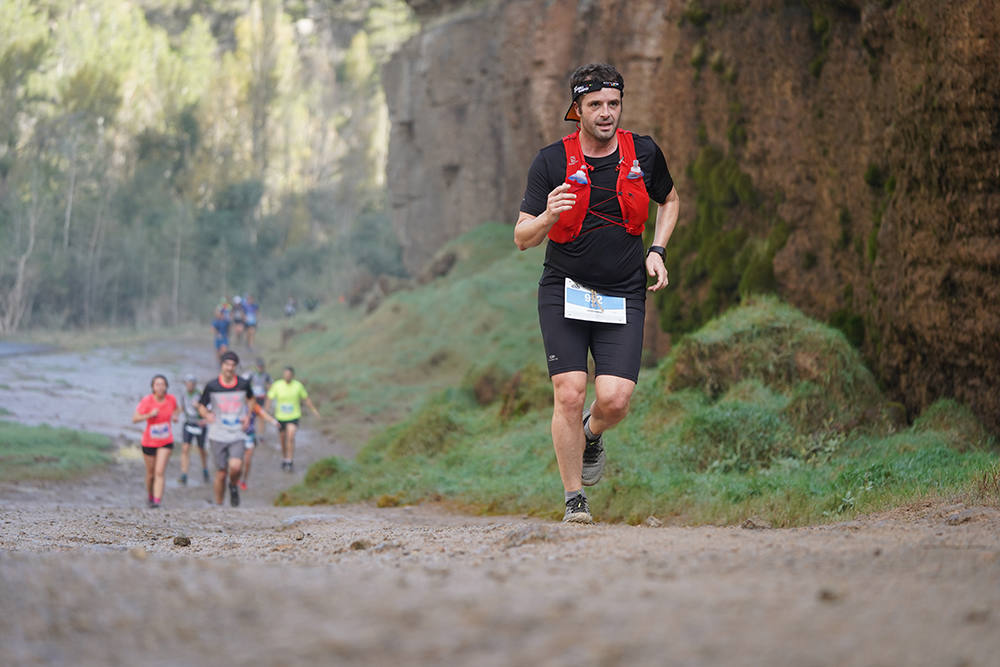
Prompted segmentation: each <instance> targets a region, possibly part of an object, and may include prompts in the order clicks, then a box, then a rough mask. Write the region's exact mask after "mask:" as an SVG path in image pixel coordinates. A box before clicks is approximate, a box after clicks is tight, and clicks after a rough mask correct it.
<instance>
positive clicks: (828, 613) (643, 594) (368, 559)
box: [0, 361, 1000, 666]
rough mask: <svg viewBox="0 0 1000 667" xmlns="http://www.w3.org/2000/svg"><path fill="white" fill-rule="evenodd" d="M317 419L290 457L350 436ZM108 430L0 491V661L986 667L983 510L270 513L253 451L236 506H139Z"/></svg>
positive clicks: (130, 464) (990, 566) (990, 628)
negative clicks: (738, 514) (326, 433)
mask: <svg viewBox="0 0 1000 667" xmlns="http://www.w3.org/2000/svg"><path fill="white" fill-rule="evenodd" d="M4 363H6V362H4V361H0V372H2V371H3V370H4V368H3V364H4ZM128 363H129V364H132V365H141V364H137V362H134V361H129V362H128ZM145 381H146V382H148V378H147V379H146V380H145ZM70 390H73V389H72V388H70V389H67V391H70ZM140 391H141V387H140ZM131 400H132V398H131V397H129V398H128V401H131ZM0 405H3V402H2V401H0ZM130 410H131V406H129V407H128V408H127V411H130ZM129 414H130V412H129ZM126 418H127V417H126ZM102 419H104V420H105V421H107V422H108V423H111V422H113V421H114V420H113V419H109V418H107V417H103V418H102ZM119 421H121V420H119ZM315 426H316V427H315V428H312V429H311V430H312V431H313V436H312V437H313V439H312V440H311V441H310V444H308V445H306V446H304V447H303V448H302V451H303V455H304V456H305V457H307V458H309V459H313V458H318V457H319V456H322V455H325V454H327V453H333V452H337V451H343V450H345V447H344V446H343V445H340V444H338V443H336V442H335V441H332V440H328V439H325V438H323V437H320V436H319V431H320V428H319V426H318V425H315ZM309 430H310V428H309V426H308V424H307V425H306V428H304V430H303V434H305V433H306V432H308V431H309ZM119 435H121V434H119ZM122 438H123V441H122V444H123V446H122V448H121V450H120V451H121V455H120V456H119V458H118V461H117V463H116V464H115V465H114V466H112V467H111V468H110V469H109V470H107V471H105V472H102V473H100V474H98V475H95V476H92V477H90V478H87V479H84V480H80V481H77V482H74V483H72V484H55V483H37V482H35V483H28V482H24V483H17V484H8V485H3V486H0V663H2V664H4V665H35V664H52V665H63V664H65V665H118V664H121V665H136V664H142V665H217V664H233V665H236V664H239V665H245V664H250V665H273V664H293V665H298V664H345V665H354V664H358V665H361V664H363V665H391V664H405V665H441V664H448V665H451V664H461V665H522V664H531V665H573V666H580V665H663V664H679V665H706V664H712V665H716V664H725V665H760V664H787V665H903V664H906V665H946V666H957V665H983V666H989V665H996V664H998V662H997V656H998V655H1000V510H997V509H996V508H980V507H965V506H964V505H959V504H954V505H946V504H941V503H922V504H921V503H918V504H915V505H913V506H911V507H908V508H904V509H898V510H894V511H892V512H889V513H886V514H883V515H878V516H871V517H865V518H863V519H861V520H858V521H851V522H848V523H842V524H837V525H830V526H820V527H813V528H802V529H791V530H784V529H782V530H772V529H768V528H766V527H758V528H757V529H754V528H753V525H754V524H753V523H752V522H751V523H749V524H748V527H747V528H742V527H699V528H684V527H652V526H635V527H634V526H622V525H601V524H599V525H596V526H571V525H561V524H558V523H553V522H548V521H540V520H536V519H529V518H525V517H512V516H504V517H470V516H465V515H461V514H457V513H454V512H452V511H449V509H448V508H446V507H444V506H438V505H424V506H418V507H403V508H385V509H379V508H375V507H372V506H364V505H353V506H327V507H291V508H277V507H273V506H272V505H271V499H272V498H273V497H274V495H275V494H276V493H277V492H278V491H279V490H280V489H281V488H283V487H284V486H285V485H287V484H288V483H290V482H291V481H292V480H293V479H294V478H295V477H297V475H296V476H288V475H286V474H284V473H281V471H280V470H278V457H277V452H276V450H275V449H274V448H273V446H272V447H267V446H265V447H264V448H263V449H262V450H261V451H260V453H259V454H258V457H257V459H256V460H255V463H256V468H255V472H254V477H253V479H252V480H251V489H250V491H249V492H248V493H246V494H245V502H244V503H243V504H241V506H240V507H238V508H230V507H214V506H210V505H209V504H208V503H207V502H206V498H207V495H208V490H207V488H205V487H202V486H200V485H192V486H188V487H179V486H177V485H176V483H172V484H171V486H170V487H169V488H168V490H167V493H166V495H165V503H166V507H165V509H162V510H149V509H146V508H145V507H144V506H143V503H142V500H143V498H142V481H141V472H140V470H141V462H140V461H139V459H138V457H137V455H135V454H134V453H132V452H131V450H133V449H134V447H133V446H132V445H131V444H129V443H128V436H127V434H125V435H122ZM272 439H273V433H272ZM176 460H177V457H176V456H175V457H174V460H173V461H172V462H171V473H170V475H169V478H170V479H173V478H174V477H175V476H176V470H177V468H176V465H177V461H176ZM305 462H306V461H305V460H303V463H305ZM300 468H301V469H302V470H300V471H299V473H298V475H301V474H302V471H303V470H304V465H303V466H300Z"/></svg>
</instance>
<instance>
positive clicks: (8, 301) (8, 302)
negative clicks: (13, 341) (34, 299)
mask: <svg viewBox="0 0 1000 667" xmlns="http://www.w3.org/2000/svg"><path fill="white" fill-rule="evenodd" d="M35 171H36V175H37V167H36V168H35ZM32 185H33V186H34V185H35V183H33V184H32ZM32 190H33V191H34V192H33V193H32V194H33V196H32V198H31V204H30V205H29V208H28V240H27V247H25V249H24V252H22V253H21V254H20V255H19V256H18V258H17V269H16V271H15V273H14V285H13V286H12V287H11V289H10V292H8V293H7V296H6V297H5V298H4V299H3V306H4V311H3V313H2V316H0V333H11V332H14V331H17V329H18V327H19V326H20V325H21V318H22V317H23V316H24V313H25V312H26V311H27V309H28V298H27V288H26V284H27V273H28V260H29V259H31V254H32V253H33V252H34V250H35V236H36V234H37V230H38V219H39V218H40V217H41V210H40V208H41V203H40V201H39V200H40V197H39V196H38V191H37V188H35V187H32Z"/></svg>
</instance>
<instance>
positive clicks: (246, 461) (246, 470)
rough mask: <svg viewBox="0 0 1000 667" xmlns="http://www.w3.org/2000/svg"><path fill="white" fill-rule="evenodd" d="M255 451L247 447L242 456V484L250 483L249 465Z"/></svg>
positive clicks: (253, 448)
mask: <svg viewBox="0 0 1000 667" xmlns="http://www.w3.org/2000/svg"><path fill="white" fill-rule="evenodd" d="M255 449H257V447H256V446H254V447H247V450H246V452H245V453H244V454H243V483H244V484H246V483H247V482H249V481H250V463H251V462H252V461H253V450H255Z"/></svg>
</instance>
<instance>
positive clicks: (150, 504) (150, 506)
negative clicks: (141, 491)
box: [146, 498, 156, 509]
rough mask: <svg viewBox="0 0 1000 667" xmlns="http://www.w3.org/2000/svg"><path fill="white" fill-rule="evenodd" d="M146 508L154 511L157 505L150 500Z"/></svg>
mask: <svg viewBox="0 0 1000 667" xmlns="http://www.w3.org/2000/svg"><path fill="white" fill-rule="evenodd" d="M146 507H149V508H150V509H152V508H153V507H156V503H155V502H154V501H153V499H152V498H150V499H149V500H147V501H146Z"/></svg>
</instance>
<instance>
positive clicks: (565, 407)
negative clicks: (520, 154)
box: [514, 64, 679, 523]
mask: <svg viewBox="0 0 1000 667" xmlns="http://www.w3.org/2000/svg"><path fill="white" fill-rule="evenodd" d="M624 86H625V84H624V80H623V78H622V76H621V74H620V73H619V72H618V70H616V69H615V68H614V67H612V66H611V65H604V64H597V65H585V66H583V67H580V68H578V69H577V70H576V71H575V72H574V73H573V76H572V78H571V80H570V94H571V96H572V102H571V104H570V110H569V111H568V112H567V114H566V119H567V120H575V121H578V126H579V131H578V132H575V133H572V134H570V135H567V136H566V137H565V138H564V139H563V140H562V141H559V142H556V143H553V144H551V145H549V146H547V147H545V148H543V149H542V150H541V151H540V152H539V154H538V156H537V157H536V158H535V160H534V162H533V163H532V165H531V169H530V170H529V173H528V183H527V187H526V189H525V194H524V199H523V201H522V202H521V211H520V215H519V216H518V219H517V223H516V224H515V226H514V242H515V244H516V245H517V247H518V248H520V249H521V250H525V249H527V248H531V247H534V246H537V245H539V244H541V243H542V242H543V241H545V240H546V238H548V239H549V243H548V245H547V247H546V251H545V266H544V269H543V271H542V276H541V279H540V280H539V286H538V317H539V323H540V325H541V330H542V341H543V344H544V346H545V355H546V361H547V363H548V368H549V375H550V376H551V378H552V386H553V392H554V396H555V400H554V410H553V416H552V443H553V446H554V448H555V452H556V461H557V463H558V465H559V474H560V477H561V478H562V483H563V488H564V491H565V500H566V513H565V514H564V516H563V520H564V521H573V522H581V523H591V522H592V521H593V518H592V516H591V514H590V507H589V504H588V502H587V497H586V494H584V492H583V487H584V486H590V485H593V484H596V483H597V482H598V480H600V478H601V475H602V474H603V471H604V462H605V453H604V438H603V435H604V432H605V431H607V430H608V429H610V428H611V427H613V426H615V425H616V424H618V423H619V422H621V420H622V419H624V418H625V415H626V414H627V413H628V409H629V403H630V402H631V399H632V392H633V391H634V390H635V383H636V382H637V381H638V377H639V365H640V360H641V356H642V333H643V324H644V319H645V292H646V289H644V288H645V283H646V276H647V275H648V276H650V277H651V278H653V279H654V282H653V283H652V284H651V285H650V286H649V287H648V289H649V290H654V291H655V290H659V289H662V288H664V287H666V286H667V269H666V267H665V265H664V255H665V246H666V244H667V241H668V240H669V239H670V235H671V233H672V232H673V229H674V226H675V225H676V223H677V214H678V211H679V199H678V197H677V192H676V190H675V188H674V184H673V179H672V178H671V177H670V172H669V170H668V169H667V164H666V160H665V159H664V158H663V153H662V152H661V151H660V149H659V147H657V145H656V143H655V142H654V141H653V140H652V139H651V138H649V137H646V136H640V135H635V134H633V133H631V132H627V131H624V130H619V127H618V125H619V121H620V119H621V112H622V99H623V98H622V95H623V93H624ZM633 152H634V157H632V153H633ZM581 162H582V163H585V164H582V163H581ZM626 170H627V171H626ZM640 176H641V179H642V181H641V182H642V186H643V187H642V188H640V187H639V181H638V179H639V177H640ZM643 189H644V191H643ZM577 192H580V193H581V195H580V196H581V200H580V201H577V194H576V193H577ZM584 197H586V200H584V199H583V198H584ZM647 199H649V200H652V201H654V202H656V204H657V212H656V228H655V231H654V233H653V244H652V245H651V246H650V248H649V249H648V251H647V252H646V253H645V254H644V253H643V247H642V227H643V223H644V222H645V217H646V211H645V201H646V200H647ZM626 208H627V209H628V211H626V210H624V209H626ZM581 304H582V305H581ZM588 304H589V305H588ZM606 305H607V306H608V308H607V309H605V306H606ZM588 352H589V353H590V354H591V355H593V358H594V366H595V369H596V379H595V393H596V397H597V398H596V400H595V401H594V402H593V403H592V404H591V405H590V406H589V408H585V406H584V401H585V398H586V395H587V356H588Z"/></svg>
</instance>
